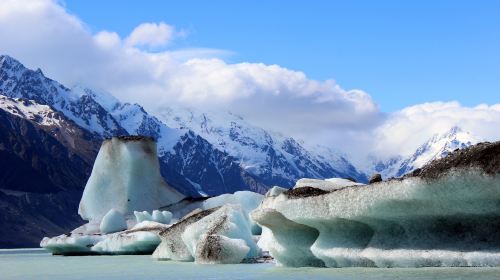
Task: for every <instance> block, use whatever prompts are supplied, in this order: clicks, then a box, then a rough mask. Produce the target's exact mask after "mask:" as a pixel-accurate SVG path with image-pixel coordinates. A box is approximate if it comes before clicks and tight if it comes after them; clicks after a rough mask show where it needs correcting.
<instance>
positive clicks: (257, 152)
mask: <svg viewBox="0 0 500 280" xmlns="http://www.w3.org/2000/svg"><path fill="white" fill-rule="evenodd" d="M156 115H157V116H158V118H159V119H161V120H162V121H164V122H165V123H166V124H168V125H169V126H170V127H175V128H179V129H185V128H188V129H190V130H192V131H194V132H195V133H197V134H198V135H201V136H202V137H203V138H205V139H206V140H207V141H208V142H210V143H211V144H212V145H214V146H215V147H217V149H219V150H221V151H224V152H226V153H227V154H229V155H230V156H232V157H234V158H236V159H237V161H238V163H239V165H240V166H241V167H242V168H243V169H244V170H246V171H248V172H249V173H251V174H252V175H254V176H257V177H258V178H260V179H261V180H263V182H264V183H265V184H266V185H280V186H284V187H291V186H293V185H294V184H295V181H296V180H297V179H299V178H304V177H308V178H331V177H344V178H346V177H352V178H355V179H357V180H360V181H365V180H366V177H365V175H364V174H361V173H360V172H358V171H357V170H356V168H354V166H353V165H352V164H350V163H349V161H348V160H346V158H345V157H344V156H342V155H340V154H339V153H335V152H334V151H332V150H331V149H328V148H326V147H316V148H315V149H309V148H306V147H304V145H303V143H301V142H299V141H297V140H295V139H294V138H292V137H287V136H284V135H282V134H280V133H275V132H271V131H267V130H265V129H263V128H260V127H257V126H255V125H252V124H250V123H249V122H247V121H246V120H245V119H243V118H242V117H241V116H238V115H236V114H233V113H231V112H200V111H197V110H194V109H187V108H165V109H163V110H161V111H159V112H157V113H156Z"/></svg>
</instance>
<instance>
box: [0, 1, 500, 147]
mask: <svg viewBox="0 0 500 280" xmlns="http://www.w3.org/2000/svg"><path fill="white" fill-rule="evenodd" d="M184 35H185V34H184V33H183V32H182V31H178V30H177V29H176V27H174V26H171V25H168V24H166V23H163V22H161V23H143V24H141V25H139V26H137V27H136V28H135V29H134V30H132V31H131V33H130V34H129V35H128V36H125V37H124V38H122V37H120V36H119V35H118V34H117V33H116V32H113V31H110V30H98V31H91V30H90V29H89V28H88V27H87V26H86V24H85V23H84V22H82V21H81V20H80V19H79V18H78V17H76V16H74V15H72V14H70V13H69V12H68V11H67V10H65V8H64V7H62V6H60V5H58V3H57V2H54V1H51V0H37V1H35V0H26V1H17V0H3V1H0V38H2V42H1V44H0V53H2V54H8V55H11V56H13V57H15V58H17V59H19V60H20V61H21V62H23V63H24V64H25V65H27V66H28V67H31V68H38V67H40V68H41V69H43V71H44V73H46V74H47V75H48V76H49V77H51V78H54V79H56V80H58V81H61V82H62V83H63V84H65V85H67V86H71V85H74V84H83V85H87V86H89V87H92V88H97V89H104V90H106V91H109V92H111V93H112V94H114V95H115V96H117V97H118V98H120V99H122V100H125V101H131V102H137V103H140V104H141V105H143V106H145V107H146V109H148V110H149V111H151V112H155V111H161V110H162V109H163V108H165V107H166V106H178V105H179V106H189V107H197V108H199V109H202V110H203V109H208V110H212V111H213V110H229V111H232V112H235V113H238V114H240V115H243V116H244V117H246V118H247V120H249V121H250V122H253V123H255V124H257V125H261V126H263V127H266V128H270V129H273V130H275V131H279V132H283V133H285V134H289V135H292V136H296V137H299V138H302V139H307V140H308V141H310V142H316V143H322V144H326V145H328V146H332V147H334V148H337V149H341V150H344V151H346V152H347V153H351V154H356V153H357V154H366V153H367V152H368V151H369V150H373V151H377V152H380V153H393V152H394V151H396V150H400V151H407V150H409V149H414V148H415V147H416V146H418V144H420V143H419V141H420V140H422V139H423V140H425V139H424V138H426V137H427V136H430V135H431V134H432V133H434V132H436V131H439V130H440V129H441V128H444V127H446V126H448V125H451V124H456V123H459V124H467V125H466V127H464V128H465V129H468V128H471V130H473V132H475V131H476V130H477V132H478V133H480V136H482V135H483V134H484V135H488V133H490V134H491V130H492V129H487V128H488V127H490V128H491V127H492V126H491V125H496V127H498V106H499V105H494V106H488V105H481V106H478V107H474V108H465V107H462V106H460V105H459V104H458V103H431V104H422V105H417V106H414V107H410V108H406V109H404V110H402V111H401V112H397V113H393V114H388V115H387V114H384V113H382V112H380V111H379V109H378V106H377V104H376V103H375V102H374V101H373V100H372V98H371V97H370V96H369V95H368V94H367V93H365V92H363V91H362V90H357V89H350V90H348V89H344V88H342V87H341V86H340V85H339V84H337V83H336V82H335V81H334V80H326V81H317V80H313V79H310V78H308V77H307V76H306V74H305V73H303V72H300V71H295V70H291V69H287V68H284V67H281V66H279V65H267V64H262V63H248V62H243V63H227V62H226V61H225V60H224V57H225V56H227V55H228V54H230V52H228V51H226V50H219V49H210V48H189V49H168V48H167V49H166V48H165V47H167V46H168V45H169V43H170V42H172V40H174V39H176V38H177V39H182V38H181V37H182V36H184ZM228 36H230V34H228ZM151 49H155V52H152V51H151ZM159 49H161V51H159ZM386 119H387V120H386ZM493 127H495V126H493ZM480 128H484V129H480ZM491 137H498V135H496V136H495V135H492V136H491ZM423 140H422V141H423ZM374 143H375V146H373V145H374ZM415 143H416V144H415Z"/></svg>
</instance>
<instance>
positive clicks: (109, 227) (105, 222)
mask: <svg viewBox="0 0 500 280" xmlns="http://www.w3.org/2000/svg"><path fill="white" fill-rule="evenodd" d="M99 229H100V230H101V233H113V232H117V231H122V230H126V229H127V222H126V221H125V217H123V214H122V213H120V212H118V211H117V210H115V209H114V208H113V209H111V210H109V211H108V213H106V215H104V217H103V218H102V221H101V224H100V225H99Z"/></svg>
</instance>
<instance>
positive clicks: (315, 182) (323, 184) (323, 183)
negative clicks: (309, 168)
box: [293, 178, 365, 191]
mask: <svg viewBox="0 0 500 280" xmlns="http://www.w3.org/2000/svg"><path fill="white" fill-rule="evenodd" d="M364 185H365V184H362V183H356V182H353V181H351V180H348V179H342V178H330V179H326V180H321V179H308V178H303V179H300V180H298V181H297V183H296V184H295V186H294V187H293V188H294V189H297V188H302V187H312V188H316V189H321V190H324V191H333V190H338V189H342V188H345V187H348V186H364Z"/></svg>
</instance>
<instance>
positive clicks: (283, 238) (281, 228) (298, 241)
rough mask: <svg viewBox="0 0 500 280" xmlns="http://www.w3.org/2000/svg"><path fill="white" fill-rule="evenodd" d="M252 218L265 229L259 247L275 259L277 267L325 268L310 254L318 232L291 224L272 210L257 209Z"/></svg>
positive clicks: (291, 222)
mask: <svg viewBox="0 0 500 280" xmlns="http://www.w3.org/2000/svg"><path fill="white" fill-rule="evenodd" d="M252 216H253V217H254V218H255V219H256V221H258V222H259V223H260V224H261V225H262V226H264V227H265V228H267V229H265V230H264V231H263V233H265V235H264V236H261V239H262V238H264V239H263V240H262V241H261V245H262V246H263V247H264V248H266V249H267V250H268V251H269V252H270V253H271V255H272V256H273V257H274V258H275V260H276V263H277V264H278V265H284V266H292V267H302V266H320V267H321V266H325V265H324V263H323V261H322V260H320V259H318V258H317V257H316V256H314V254H313V253H312V252H311V249H310V247H311V246H312V244H313V243H314V242H315V240H316V238H317V237H318V235H319V232H318V231H317V230H316V229H314V228H311V227H308V226H305V225H302V224H299V223H296V222H293V221H291V220H289V219H287V218H286V217H285V216H283V215H282V214H281V213H279V212H278V211H275V210H273V209H268V208H266V209H257V210H255V211H254V212H253V213H252Z"/></svg>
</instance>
